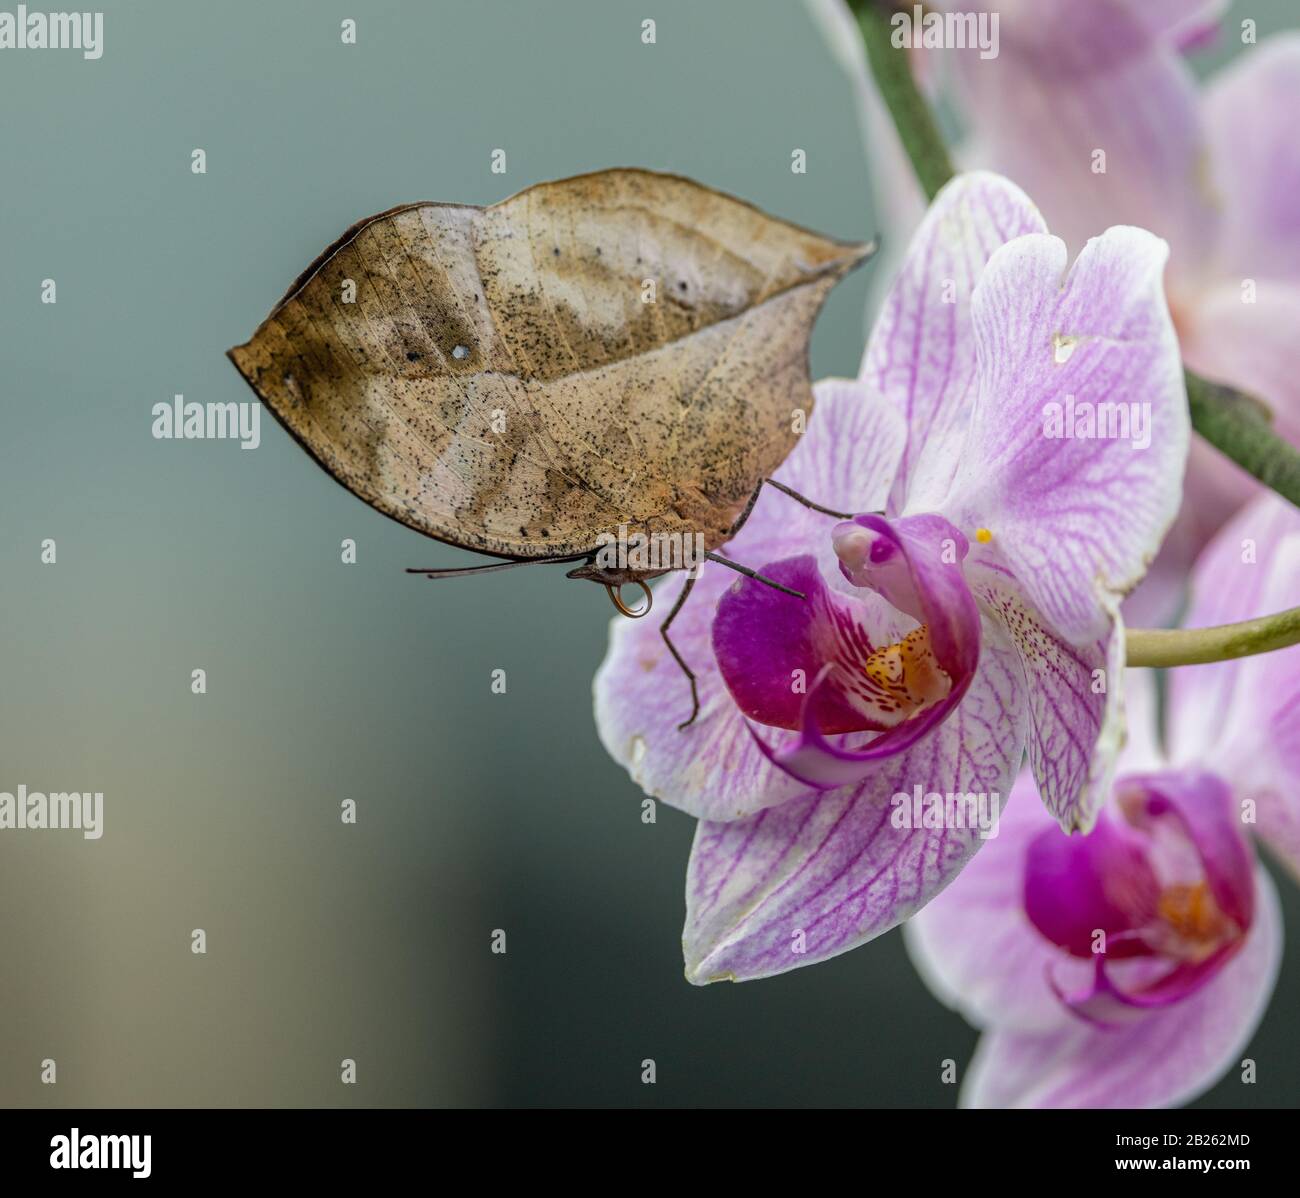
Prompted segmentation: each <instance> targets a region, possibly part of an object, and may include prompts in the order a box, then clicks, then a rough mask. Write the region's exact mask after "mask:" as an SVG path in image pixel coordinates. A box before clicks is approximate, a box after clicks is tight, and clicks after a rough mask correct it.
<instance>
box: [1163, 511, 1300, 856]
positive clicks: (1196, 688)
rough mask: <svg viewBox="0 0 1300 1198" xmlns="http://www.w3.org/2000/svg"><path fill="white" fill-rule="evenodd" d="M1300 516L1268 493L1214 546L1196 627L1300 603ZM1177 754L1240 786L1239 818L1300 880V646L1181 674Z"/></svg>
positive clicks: (1201, 567) (1174, 678)
mask: <svg viewBox="0 0 1300 1198" xmlns="http://www.w3.org/2000/svg"><path fill="white" fill-rule="evenodd" d="M1298 596H1300V512H1298V511H1297V510H1296V509H1295V508H1293V507H1292V506H1291V505H1290V504H1288V503H1286V502H1285V501H1284V500H1282V499H1280V498H1279V497H1278V496H1276V495H1272V494H1265V495H1262V496H1261V497H1260V498H1259V499H1258V500H1256V501H1255V502H1254V503H1253V504H1251V505H1250V506H1249V507H1247V508H1245V509H1244V510H1243V511H1242V512H1240V513H1239V514H1238V515H1237V516H1236V517H1235V518H1234V519H1233V520H1232V521H1231V523H1229V524H1228V525H1227V526H1226V527H1225V528H1224V529H1223V531H1222V532H1221V533H1220V534H1219V535H1218V536H1217V537H1216V538H1215V539H1214V540H1213V541H1212V542H1211V543H1210V544H1209V545H1208V546H1207V547H1206V549H1205V552H1204V553H1203V554H1202V555H1201V558H1200V560H1199V561H1198V562H1197V565H1196V570H1195V573H1194V575H1193V579H1192V605H1191V609H1190V611H1189V612H1188V615H1187V619H1186V624H1187V626H1188V627H1193V628H1197V627H1204V626H1208V625H1215V624H1231V623H1235V622H1236V621H1239V620H1246V619H1250V618H1252V617H1254V616H1262V615H1269V614H1271V613H1274V612H1279V611H1283V610H1285V609H1286V608H1288V607H1293V606H1295V604H1296V602H1297V597H1298ZM1168 729H1169V743H1170V756H1171V758H1172V759H1173V760H1174V761H1176V762H1178V763H1180V764H1193V763H1200V764H1202V765H1203V766H1205V768H1207V769H1213V770H1215V771H1216V772H1217V773H1219V774H1221V775H1222V776H1223V777H1225V778H1230V779H1231V780H1232V784H1233V791H1234V797H1235V799H1236V801H1237V804H1238V811H1239V813H1240V814H1241V815H1242V816H1243V817H1247V818H1249V817H1250V816H1251V815H1253V816H1254V817H1255V818H1256V820H1257V822H1256V823H1254V824H1247V825H1245V827H1246V829H1247V830H1254V831H1257V832H1258V833H1259V835H1260V836H1262V837H1263V838H1264V839H1265V840H1266V841H1267V842H1268V844H1269V845H1270V847H1271V848H1273V849H1274V851H1276V852H1277V853H1278V855H1279V856H1280V857H1281V858H1282V859H1283V860H1284V861H1285V862H1286V863H1287V864H1288V866H1289V867H1290V868H1291V869H1292V870H1293V871H1294V872H1295V873H1296V874H1297V876H1300V792H1298V791H1297V787H1296V779H1297V778H1300V646H1292V647H1290V648H1288V649H1279V650H1276V651H1274V652H1272V653H1264V654H1260V655H1257V656H1253V657H1243V658H1239V659H1237V660H1235V661H1226V662H1215V663H1214V664H1212V665H1203V666H1187V667H1184V668H1182V669H1179V670H1174V671H1172V672H1171V679H1170V690H1169V715H1168Z"/></svg>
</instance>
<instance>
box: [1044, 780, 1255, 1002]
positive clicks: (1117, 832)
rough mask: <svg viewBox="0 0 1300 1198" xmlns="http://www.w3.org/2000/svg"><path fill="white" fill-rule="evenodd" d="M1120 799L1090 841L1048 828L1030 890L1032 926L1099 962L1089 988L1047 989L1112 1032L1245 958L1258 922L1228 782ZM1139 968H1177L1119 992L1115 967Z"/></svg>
mask: <svg viewBox="0 0 1300 1198" xmlns="http://www.w3.org/2000/svg"><path fill="white" fill-rule="evenodd" d="M1116 789H1117V794H1118V796H1119V802H1118V804H1117V807H1118V814H1114V815H1113V814H1111V813H1110V812H1107V813H1105V814H1104V816H1103V818H1102V819H1101V820H1100V821H1099V822H1098V824H1097V827H1096V828H1095V829H1094V830H1093V832H1092V833H1091V834H1090V835H1088V836H1086V837H1077V838H1076V837H1071V838H1068V839H1067V838H1064V837H1062V836H1061V835H1060V834H1059V832H1057V830H1056V829H1054V828H1048V829H1045V830H1044V831H1043V832H1042V833H1040V834H1039V836H1038V837H1036V838H1035V839H1034V841H1033V842H1031V844H1030V847H1029V854H1028V857H1027V859H1026V868H1025V883H1024V903H1025V912H1026V914H1027V915H1028V917H1029V920H1030V922H1031V923H1032V924H1033V925H1034V926H1035V927H1036V928H1037V929H1038V931H1039V932H1040V933H1041V934H1042V935H1043V936H1045V937H1046V938H1047V939H1048V940H1050V941H1052V942H1053V943H1054V944H1056V945H1057V946H1058V947H1059V948H1061V949H1063V950H1064V951H1065V952H1067V953H1069V954H1071V955H1072V956H1075V957H1091V958H1092V959H1093V962H1094V969H1093V976H1092V980H1091V982H1090V984H1089V985H1087V986H1085V987H1083V988H1082V989H1079V990H1075V991H1073V992H1070V991H1067V990H1066V989H1065V988H1064V987H1063V986H1062V985H1060V984H1059V983H1058V981H1057V979H1056V977H1055V976H1054V975H1053V973H1052V971H1051V970H1049V973H1048V984H1049V985H1050V986H1051V988H1052V990H1053V992H1054V993H1055V994H1056V996H1057V997H1058V998H1059V999H1060V1000H1061V1002H1062V1003H1063V1004H1064V1006H1065V1007H1066V1009H1067V1010H1069V1011H1070V1012H1071V1013H1072V1014H1074V1015H1076V1016H1078V1017H1079V1018H1081V1019H1083V1020H1085V1021H1087V1022H1089V1023H1092V1024H1096V1025H1098V1026H1103V1027H1112V1026H1120V1025H1123V1024H1126V1023H1131V1022H1133V1021H1134V1020H1136V1019H1140V1018H1142V1017H1143V1016H1144V1015H1145V1014H1147V1013H1148V1012H1150V1011H1152V1010H1156V1009H1159V1008H1163V1007H1167V1006H1170V1005H1172V1004H1174V1003H1178V1002H1180V1001H1182V1000H1183V999H1185V998H1187V997H1189V996H1190V995H1192V994H1194V993H1196V992H1197V991H1198V990H1199V989H1200V988H1201V987H1202V986H1204V985H1205V984H1206V983H1207V982H1208V981H1209V980H1210V979H1211V978H1213V977H1214V976H1215V975H1216V974H1217V973H1218V972H1219V971H1220V970H1221V969H1222V968H1223V966H1224V965H1225V964H1226V963H1227V962H1228V961H1229V960H1231V959H1232V958H1233V957H1234V956H1235V955H1236V954H1237V952H1238V951H1239V950H1240V949H1241V947H1242V945H1243V944H1244V943H1245V938H1246V934H1247V932H1248V931H1249V930H1250V924H1251V920H1252V916H1253V912H1254V882H1253V867H1252V864H1251V858H1250V852H1249V849H1248V848H1247V847H1246V845H1245V842H1244V839H1243V837H1242V836H1241V833H1240V831H1239V830H1238V829H1237V828H1236V827H1235V826H1234V824H1233V816H1232V797H1231V794H1230V792H1229V790H1228V788H1227V786H1226V784H1225V783H1223V782H1222V781H1221V780H1220V779H1218V778H1217V777H1215V776H1214V775H1211V774H1207V773H1202V772H1199V771H1193V770H1184V771H1174V770H1170V771H1164V772H1161V773H1157V774H1149V775H1141V776H1132V777H1129V778H1126V779H1123V780H1122V781H1121V782H1120V783H1119V784H1118V785H1117V788H1116ZM1189 871H1193V872H1192V873H1189ZM1193 874H1195V876H1193ZM1138 959H1145V960H1146V961H1147V962H1149V963H1150V966H1154V965H1156V964H1163V965H1166V966H1167V967H1168V968H1166V969H1165V970H1164V971H1163V972H1160V973H1157V974H1154V975H1152V973H1151V970H1150V967H1144V972H1143V974H1142V977H1141V979H1140V980H1139V981H1137V982H1136V983H1135V984H1134V985H1132V986H1131V987H1125V986H1122V985H1120V984H1119V982H1118V981H1117V980H1116V978H1115V976H1114V974H1113V971H1112V966H1113V965H1114V964H1115V963H1117V962H1126V961H1134V960H1138ZM1129 967H1130V966H1129V965H1125V966H1124V968H1129Z"/></svg>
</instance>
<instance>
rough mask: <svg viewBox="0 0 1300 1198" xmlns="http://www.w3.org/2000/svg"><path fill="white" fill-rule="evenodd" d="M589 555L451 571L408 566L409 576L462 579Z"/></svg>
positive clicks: (569, 560)
mask: <svg viewBox="0 0 1300 1198" xmlns="http://www.w3.org/2000/svg"><path fill="white" fill-rule="evenodd" d="M589 556H590V555H589V554H586V553H571V554H569V555H567V556H565V557H527V558H523V559H522V560H520V561H512V562H491V563H489V564H488V565H486V566H458V567H456V568H455V569H451V570H436V569H435V570H424V569H420V568H418V567H415V566H408V567H407V568H406V572H407V573H408V574H423V575H424V576H425V578H460V577H461V576H463V575H465V574H491V573H492V571H493V570H513V569H514V568H515V567H516V566H546V565H553V564H555V563H556V562H577V561H583V560H585V559H586V558H587V557H589Z"/></svg>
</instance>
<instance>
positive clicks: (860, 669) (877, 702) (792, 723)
mask: <svg viewBox="0 0 1300 1198" xmlns="http://www.w3.org/2000/svg"><path fill="white" fill-rule="evenodd" d="M831 544H832V548H833V549H834V551H835V553H836V556H837V557H838V559H839V565H840V570H841V572H842V573H843V574H844V576H845V577H846V578H847V579H848V581H849V582H851V583H853V584H854V585H856V586H860V587H862V588H864V589H866V590H870V591H872V592H874V593H875V595H878V596H879V597H880V598H881V599H883V600H884V601H885V602H886V603H887V604H889V606H890V607H892V608H893V609H894V610H895V612H896V613H898V614H899V615H902V616H906V617H910V618H911V619H913V620H915V621H916V622H917V625H918V627H914V628H912V629H910V630H909V631H902V630H899V631H897V632H893V633H891V634H890V635H888V637H887V639H884V643H883V644H882V643H880V640H881V639H882V638H879V637H878V636H877V635H875V634H871V633H869V632H868V623H870V624H871V627H873V628H874V627H878V624H879V618H880V615H881V614H883V611H882V609H881V608H880V607H879V606H878V604H877V606H875V607H874V609H873V607H872V603H871V602H867V601H866V600H865V598H864V599H857V598H855V597H853V596H851V595H842V594H840V593H838V592H834V591H832V590H831V589H830V588H829V587H828V586H827V585H826V582H825V580H824V579H823V577H822V575H821V572H820V570H819V569H818V567H817V565H816V561H815V559H814V558H813V557H811V556H807V557H803V558H796V559H787V561H784V562H777V563H774V564H771V565H768V566H766V567H764V569H763V573H764V574H765V575H767V576H768V577H774V578H777V579H778V580H779V581H781V582H783V583H787V584H789V585H792V586H796V587H797V588H798V589H799V590H801V591H804V593H805V594H807V595H808V601H807V602H806V603H804V604H799V605H790V604H788V603H787V604H783V605H778V604H777V603H775V602H774V601H773V597H772V596H771V595H765V594H763V593H761V590H760V588H757V587H754V586H750V585H747V584H737V585H736V586H735V587H733V588H732V589H731V591H729V592H728V594H727V595H725V596H724V597H723V599H722V601H721V602H720V603H719V605H718V609H717V612H716V614H715V616H714V624H713V643H714V652H715V655H716V657H717V660H718V665H719V668H720V670H721V672H722V675H723V679H724V680H725V681H726V683H727V686H728V687H729V689H730V690H731V693H732V697H733V698H734V699H735V700H736V703H737V705H738V706H739V707H740V709H741V711H742V712H743V713H744V714H745V716H746V717H747V720H748V721H751V722H749V723H748V724H747V726H748V728H749V731H750V733H751V734H752V735H753V737H754V739H755V741H756V742H757V745H758V747H759V749H760V751H761V752H762V753H763V754H764V756H765V757H766V758H767V759H768V760H769V761H771V762H772V764H774V765H775V766H777V767H778V768H779V769H781V770H783V771H785V772H786V773H787V774H789V775H790V776H791V777H793V778H795V779H796V780H798V781H799V782H801V783H803V784H804V785H806V786H810V787H813V788H816V789H832V788H834V787H837V786H843V785H849V784H852V783H856V782H859V781H861V780H862V779H863V778H864V777H866V776H867V774H869V773H870V772H871V770H872V769H874V768H875V763H876V762H878V761H881V760H883V759H885V758H887V757H892V756H893V755H895V754H897V753H900V752H902V751H904V750H905V749H906V748H908V747H909V746H910V745H912V744H914V743H915V742H916V741H917V740H919V739H920V738H921V737H922V736H924V735H925V734H926V733H928V732H929V731H930V730H931V729H933V728H934V727H935V726H937V725H938V724H939V723H941V722H942V721H943V720H944V719H946V718H947V716H948V715H949V714H950V713H951V711H952V710H953V709H954V708H955V707H956V705H957V704H958V703H959V702H960V701H961V698H962V696H963V695H964V694H965V692H966V689H967V687H968V686H969V685H970V681H971V679H972V677H973V676H974V672H975V668H976V665H977V664H978V661H979V642H980V624H979V619H980V617H979V613H978V609H977V608H976V606H975V601H974V598H973V596H972V595H971V592H970V589H969V588H968V587H967V585H966V582H965V578H964V576H963V574H962V566H961V561H962V559H963V558H964V557H965V555H966V551H967V548H968V545H967V541H966V538H965V537H964V536H962V534H961V533H960V532H958V531H957V530H956V529H955V528H954V527H953V526H952V525H951V524H949V523H948V521H947V520H945V519H944V518H943V517H941V516H934V515H927V516H910V517H903V518H902V519H899V520H897V521H889V520H886V519H885V518H883V517H880V516H876V515H874V514H868V515H861V516H857V517H855V518H854V519H853V520H851V521H845V522H842V523H840V524H838V525H836V526H835V529H834V530H833V532H832V534H831ZM873 611H874V613H876V614H874V615H873ZM897 623H898V622H897V619H896V618H895V620H894V621H893V627H895V628H897ZM796 672H797V673H799V674H800V675H801V676H802V677H803V678H804V679H806V680H807V682H808V686H807V693H806V695H802V696H796V695H792V692H791V686H790V678H791V675H792V674H793V673H796ZM754 722H757V723H759V724H766V725H767V726H769V727H776V728H786V729H790V730H792V731H798V732H799V733H800V736H799V738H798V740H797V741H796V742H794V743H793V744H787V745H784V746H782V747H780V748H776V747H773V746H772V745H770V744H768V743H767V741H766V740H765V739H764V737H763V736H762V735H761V734H760V733H759V731H758V730H757V729H756V728H755V727H754ZM847 732H874V733H876V734H877V735H876V736H875V737H874V738H873V739H872V740H871V741H870V742H869V743H867V744H865V745H861V746H859V747H856V748H853V749H848V748H845V747H843V746H842V745H839V744H833V743H831V742H830V741H828V740H827V739H826V738H827V737H828V736H832V735H836V734H842V733H847Z"/></svg>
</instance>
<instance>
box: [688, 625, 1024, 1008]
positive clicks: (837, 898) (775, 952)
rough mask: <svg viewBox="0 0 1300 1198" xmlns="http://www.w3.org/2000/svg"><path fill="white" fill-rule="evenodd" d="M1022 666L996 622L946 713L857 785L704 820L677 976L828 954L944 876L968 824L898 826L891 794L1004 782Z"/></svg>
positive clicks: (995, 789)
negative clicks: (958, 700)
mask: <svg viewBox="0 0 1300 1198" xmlns="http://www.w3.org/2000/svg"><path fill="white" fill-rule="evenodd" d="M1021 678H1022V674H1021V667H1020V663H1019V660H1018V659H1017V657H1016V654H1015V652H1014V650H1013V649H1012V648H1011V646H1010V645H1009V644H1008V643H1007V642H1006V641H1005V639H1004V638H1003V637H1002V636H1001V634H1000V633H999V632H998V631H997V630H996V629H993V630H992V632H991V633H990V637H989V639H988V640H987V641H986V642H985V644H984V649H983V652H982V654H981V658H980V663H979V670H978V672H977V674H976V676H975V679H974V681H973V682H972V683H971V685H970V688H969V690H968V691H967V694H966V698H965V700H964V701H963V702H962V704H961V705H960V706H959V707H958V708H957V709H956V710H955V711H954V712H953V713H952V716H951V717H950V718H949V719H948V720H947V721H946V722H944V723H943V724H941V725H940V726H939V727H938V728H937V729H936V730H935V731H934V733H933V734H932V735H931V736H928V737H926V738H925V739H924V740H923V741H922V742H920V743H918V744H916V745H914V746H913V747H912V748H911V749H909V750H908V751H906V752H905V753H902V754H899V755H898V756H897V757H893V758H891V759H889V760H888V761H886V762H883V763H881V765H880V767H879V768H878V769H876V770H875V771H874V772H873V773H872V775H871V776H870V777H869V778H868V779H867V780H866V781H864V782H862V783H861V784H860V785H858V786H855V787H845V788H841V789H839V790H833V791H829V792H825V793H821V794H816V795H810V796H808V797H806V798H801V799H798V800H795V801H793V802H789V803H785V804H783V805H782V806H780V807H774V808H769V809H768V810H766V811H764V812H762V813H760V814H758V815H756V816H753V817H751V818H749V819H745V820H739V821H735V822H732V823H726V824H722V823H712V822H707V821H706V822H702V823H701V824H700V825H699V827H698V829H697V830H696V835H695V845H694V848H693V849H692V852H691V864H690V869H689V872H688V875H687V888H686V927H685V930H684V932H683V946H684V949H685V955H686V976H687V978H688V979H689V980H690V981H692V982H696V983H701V984H703V983H706V982H710V981H718V980H723V979H729V980H736V981H746V980H749V979H752V978H760V977H767V976H769V975H771V974H777V973H783V972H785V971H786V970H789V969H794V968H797V967H798V966H801V965H809V964H812V963H814V962H816V961H824V960H826V959H827V958H828V957H833V956H836V955H837V954H839V953H842V952H846V951H847V950H848V949H851V948H854V947H855V946H857V945H859V944H863V943H865V942H866V941H868V940H870V939H872V938H873V937H875V936H878V935H880V934H881V933H882V932H885V931H888V930H889V928H891V927H893V926H894V925H895V924H897V923H898V922H900V921H901V920H903V919H905V918H907V916H908V915H910V914H911V913H912V912H914V911H916V910H917V909H919V908H920V907H922V906H924V905H925V903H926V902H927V901H929V900H930V899H931V898H933V896H934V895H935V894H937V893H938V892H939V891H940V890H942V889H943V887H944V886H946V885H947V884H948V883H949V882H950V881H951V880H952V879H953V878H954V877H955V876H956V874H957V872H958V871H959V870H960V869H961V868H962V866H963V865H964V864H965V863H966V862H967V861H969V860H970V858H971V856H972V854H974V853H975V851H976V850H977V849H978V848H979V847H980V845H981V844H982V843H984V842H983V841H982V840H981V839H980V836H979V833H978V830H972V829H970V828H937V829H927V828H920V829H912V828H905V827H895V826H893V822H892V816H893V812H894V810H895V808H894V807H893V805H892V804H891V799H892V797H893V796H894V795H895V794H896V793H906V794H908V795H911V794H912V793H913V791H914V788H915V787H917V786H920V787H921V788H922V790H923V791H925V792H930V791H935V792H939V793H944V794H946V793H949V792H953V793H957V792H960V793H963V794H966V793H985V794H989V795H992V794H994V793H996V794H997V795H998V796H999V798H1001V797H1003V796H1005V795H1006V793H1007V791H1008V790H1009V789H1010V784H1011V780H1012V778H1013V776H1014V772H1015V769H1016V765H1017V764H1018V758H1019V753H1020V750H1019V745H1020V744H1021V743H1022V738H1023V727H1022V726H1021V724H1022V721H1023V708H1024V700H1023V698H1022V689H1023V682H1022V681H1021ZM989 843H996V841H991V842H989ZM799 950H802V951H799Z"/></svg>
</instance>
